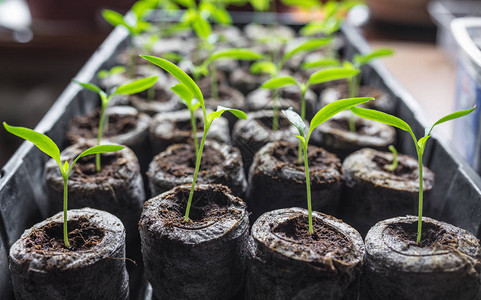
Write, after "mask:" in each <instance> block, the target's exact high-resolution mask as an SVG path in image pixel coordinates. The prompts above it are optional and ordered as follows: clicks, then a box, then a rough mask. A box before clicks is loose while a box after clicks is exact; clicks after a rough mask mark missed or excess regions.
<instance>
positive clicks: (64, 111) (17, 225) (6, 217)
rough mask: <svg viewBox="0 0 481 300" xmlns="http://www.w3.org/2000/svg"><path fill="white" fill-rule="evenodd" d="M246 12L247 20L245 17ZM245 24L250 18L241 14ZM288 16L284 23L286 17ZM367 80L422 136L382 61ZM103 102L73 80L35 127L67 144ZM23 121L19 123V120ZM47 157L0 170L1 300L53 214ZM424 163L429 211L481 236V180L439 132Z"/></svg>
mask: <svg viewBox="0 0 481 300" xmlns="http://www.w3.org/2000/svg"><path fill="white" fill-rule="evenodd" d="M246 16H247V19H246ZM236 17H240V23H245V21H249V17H248V15H244V14H239V15H238V16H236V15H235V16H234V19H235V20H236ZM286 20H287V23H289V21H288V19H286V18H285V17H282V18H281V21H286ZM341 35H342V36H343V37H345V41H346V43H345V46H344V54H345V56H346V57H351V56H352V55H353V54H355V53H366V52H368V51H369V46H368V44H367V42H366V41H365V39H364V38H363V37H362V36H361V35H360V33H359V31H358V30H357V29H355V28H353V27H351V26H349V25H345V26H343V28H342V31H341ZM126 38H127V32H126V31H125V30H124V29H122V28H117V29H115V30H114V31H113V32H112V33H111V34H110V35H109V36H108V38H107V39H106V40H105V41H104V43H103V44H102V45H101V46H100V47H99V49H97V51H96V52H95V53H94V54H93V55H92V57H91V58H90V59H89V60H88V61H87V63H86V64H85V65H84V67H83V68H82V69H81V70H80V72H79V73H78V74H77V76H76V77H75V78H76V79H77V80H79V81H83V82H97V78H96V76H95V75H96V73H97V71H98V70H100V69H102V68H105V67H108V66H111V65H112V64H113V63H112V58H113V56H114V55H115V54H116V53H118V52H119V51H120V50H122V49H125V48H126V47H127V39H126ZM363 71H364V72H365V73H364V75H365V76H364V79H363V80H364V81H365V82H368V83H370V84H372V85H374V86H377V87H378V88H381V89H382V90H384V91H386V92H387V93H389V94H390V95H391V96H392V99H394V101H395V104H396V110H395V112H396V115H397V116H399V117H401V118H402V119H404V120H405V121H407V122H408V123H409V124H411V125H412V127H413V129H414V131H415V134H416V135H418V136H420V135H422V134H423V133H424V128H425V127H427V126H428V125H431V124H428V123H427V122H426V119H425V118H424V113H423V112H422V110H421V108H420V106H419V105H418V104H417V102H416V101H415V99H413V97H412V96H411V95H410V94H409V93H407V92H406V91H405V90H404V89H403V88H402V87H401V86H400V85H399V83H398V82H397V81H396V80H395V79H394V78H393V77H392V76H391V74H389V73H388V72H387V70H386V69H385V68H384V67H383V66H382V65H381V64H380V63H378V62H374V63H372V64H370V65H368V66H366V67H365V70H363ZM97 105H98V99H97V97H96V95H95V94H94V93H91V92H88V91H85V90H82V89H81V88H80V87H79V86H77V85H74V84H69V85H68V86H67V87H66V89H65V90H64V91H63V93H62V94H61V95H60V97H59V98H58V99H57V101H56V102H55V104H54V105H53V106H52V107H51V109H50V110H49V111H48V113H47V114H46V115H45V116H44V118H43V119H42V120H41V122H40V123H39V124H38V126H37V127H36V130H37V131H39V132H43V133H45V134H47V135H48V136H50V137H51V138H52V139H53V140H54V141H55V142H56V143H57V144H59V145H64V144H65V137H64V133H65V132H66V129H67V127H68V124H69V122H70V120H71V119H72V118H73V117H74V116H78V115H82V114H85V113H87V112H90V111H92V110H93V109H94V108H95V107H96V106H97ZM16 125H20V124H16ZM397 144H398V150H399V151H400V152H402V153H407V154H411V155H415V150H414V145H413V142H412V140H411V137H410V136H409V134H407V133H405V132H398V143H397ZM47 160H48V157H47V156H46V155H45V154H43V153H42V152H40V151H39V150H38V149H37V148H36V147H34V146H33V145H32V144H31V143H23V144H22V145H21V147H20V148H19V149H18V150H17V151H16V152H15V154H14V155H13V156H12V157H11V159H10V160H9V161H8V162H7V164H6V165H5V167H4V168H3V169H2V170H1V172H0V298H1V299H11V298H13V295H12V294H13V293H12V290H11V286H10V280H9V271H8V249H9V248H10V245H12V243H14V242H15V241H16V240H17V239H18V238H19V237H20V235H21V234H22V233H23V231H24V230H25V229H26V228H29V227H30V226H31V225H33V224H35V223H37V222H39V221H41V220H43V219H44V218H46V217H48V216H47V212H46V211H45V209H43V208H45V207H46V205H45V203H46V196H45V195H46V193H45V178H44V171H45V170H44V165H45V162H46V161H47ZM424 163H425V164H426V165H427V166H428V167H429V168H430V169H431V170H432V171H433V172H434V173H435V174H436V183H435V188H434V191H433V192H432V193H431V195H430V199H429V201H431V203H432V204H433V205H432V206H431V207H430V208H428V209H427V210H426V213H425V215H427V216H431V217H434V218H437V219H439V220H443V221H447V222H449V223H452V224H454V225H456V226H459V227H461V228H464V229H466V230H469V231H470V232H472V233H474V234H475V235H476V236H477V237H478V238H479V237H480V235H481V232H480V224H481V191H480V188H481V178H480V177H479V176H478V175H477V174H476V173H475V172H474V171H473V170H472V169H471V168H470V167H469V166H468V165H467V164H466V163H465V162H464V161H463V159H462V158H461V156H460V155H459V153H457V152H456V150H454V148H453V147H452V146H451V145H449V144H447V143H446V142H445V141H444V140H443V139H442V138H440V137H439V136H437V135H436V132H434V136H433V138H432V139H430V141H429V142H428V148H427V149H426V152H425V157H424Z"/></svg>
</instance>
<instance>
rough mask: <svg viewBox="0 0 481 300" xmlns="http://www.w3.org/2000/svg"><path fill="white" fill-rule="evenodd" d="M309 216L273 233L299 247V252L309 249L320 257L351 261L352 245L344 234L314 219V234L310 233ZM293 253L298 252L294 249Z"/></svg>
mask: <svg viewBox="0 0 481 300" xmlns="http://www.w3.org/2000/svg"><path fill="white" fill-rule="evenodd" d="M308 228H309V227H308V218H307V216H299V217H296V218H292V219H289V220H288V221H286V222H284V223H281V224H279V225H277V226H276V227H274V228H272V232H273V233H274V234H275V235H277V236H278V237H279V238H281V239H284V240H288V241H291V242H293V243H294V245H293V247H294V248H295V247H296V244H297V245H299V250H301V249H302V248H309V249H311V251H314V252H315V253H317V254H318V255H319V256H320V257H325V256H326V255H330V256H331V258H335V259H337V260H341V261H342V260H346V261H348V260H349V259H350V255H349V254H350V252H351V250H350V249H352V243H351V241H349V240H348V239H347V238H346V237H345V236H344V235H343V234H341V233H340V232H338V231H337V230H335V229H334V228H332V227H330V226H326V225H325V224H324V222H322V221H321V220H319V219H316V218H314V219H313V229H314V233H313V234H309V233H308ZM292 251H297V250H296V249H292Z"/></svg>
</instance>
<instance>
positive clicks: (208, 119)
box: [141, 55, 247, 222]
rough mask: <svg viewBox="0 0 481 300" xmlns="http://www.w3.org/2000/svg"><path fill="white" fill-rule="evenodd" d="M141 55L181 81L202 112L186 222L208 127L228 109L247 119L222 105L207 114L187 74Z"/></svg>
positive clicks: (168, 64) (194, 85)
mask: <svg viewBox="0 0 481 300" xmlns="http://www.w3.org/2000/svg"><path fill="white" fill-rule="evenodd" d="M141 57H143V58H145V59H146V60H148V61H149V62H151V63H153V64H154V65H156V66H158V67H160V68H162V69H164V70H165V71H167V72H168V73H170V74H171V75H172V76H174V77H175V78H176V79H177V80H179V81H180V83H182V84H183V85H184V86H185V87H186V88H187V90H189V91H190V92H191V93H192V95H193V96H194V97H195V98H196V99H197V101H198V102H199V103H200V107H201V108H202V114H203V117H204V132H203V134H202V139H201V141H200V146H199V150H198V152H197V155H196V159H195V169H194V177H193V180H192V186H191V188H190V193H189V199H188V201H187V207H186V210H185V215H184V221H185V222H188V221H189V212H190V206H191V204H192V197H193V196H194V188H195V183H196V181H197V174H198V173H199V168H200V162H201V159H202V151H203V149H204V143H205V139H206V136H207V132H208V131H209V128H210V126H211V125H212V122H214V120H215V119H217V118H219V117H220V116H221V115H222V114H223V113H224V112H226V111H229V112H230V113H232V114H233V115H234V116H236V117H237V118H240V119H247V115H246V114H245V113H244V112H243V111H240V110H238V109H232V108H227V107H222V106H218V107H217V111H215V112H211V113H209V114H207V111H206V108H205V103H204V96H203V95H202V92H201V90H200V88H199V86H198V85H197V84H196V83H195V82H194V80H192V78H191V77H190V76H189V75H187V74H186V73H185V72H184V71H182V70H181V69H180V68H179V67H177V66H176V65H174V64H173V63H171V62H169V61H168V60H165V59H162V58H159V57H155V56H147V55H141Z"/></svg>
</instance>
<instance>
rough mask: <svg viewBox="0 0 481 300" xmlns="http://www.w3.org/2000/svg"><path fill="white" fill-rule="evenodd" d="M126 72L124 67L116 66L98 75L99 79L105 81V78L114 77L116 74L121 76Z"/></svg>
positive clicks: (101, 71)
mask: <svg viewBox="0 0 481 300" xmlns="http://www.w3.org/2000/svg"><path fill="white" fill-rule="evenodd" d="M123 72H125V67H124V66H114V67H112V68H110V70H100V71H98V73H97V77H98V78H99V79H104V78H109V77H112V76H114V75H116V74H121V73H123Z"/></svg>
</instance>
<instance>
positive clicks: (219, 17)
mask: <svg viewBox="0 0 481 300" xmlns="http://www.w3.org/2000/svg"><path fill="white" fill-rule="evenodd" d="M199 10H200V11H201V14H203V13H205V12H207V14H208V15H209V17H210V18H212V20H214V21H215V22H216V23H217V24H222V25H230V24H232V18H231V16H230V14H229V13H228V12H227V11H226V10H225V9H222V8H219V7H216V6H215V5H214V4H212V3H209V2H204V1H202V2H200V5H199Z"/></svg>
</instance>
